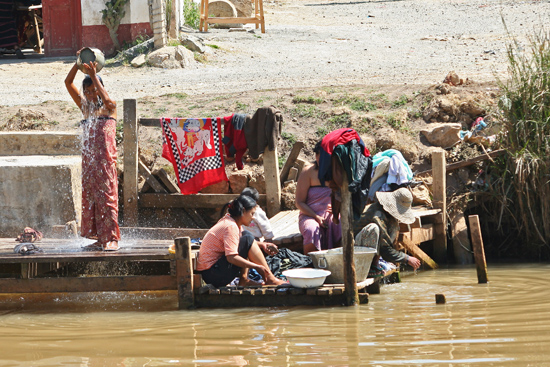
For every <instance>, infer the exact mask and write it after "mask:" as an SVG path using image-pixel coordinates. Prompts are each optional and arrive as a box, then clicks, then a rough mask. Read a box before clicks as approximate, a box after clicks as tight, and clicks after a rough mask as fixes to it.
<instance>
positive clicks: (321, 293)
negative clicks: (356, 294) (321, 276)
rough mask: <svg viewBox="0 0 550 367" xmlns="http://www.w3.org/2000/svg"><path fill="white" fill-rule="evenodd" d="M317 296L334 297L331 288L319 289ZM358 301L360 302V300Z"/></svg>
mask: <svg viewBox="0 0 550 367" xmlns="http://www.w3.org/2000/svg"><path fill="white" fill-rule="evenodd" d="M317 295H318V296H332V289H331V288H319V289H317ZM357 300H359V298H358V299H357Z"/></svg>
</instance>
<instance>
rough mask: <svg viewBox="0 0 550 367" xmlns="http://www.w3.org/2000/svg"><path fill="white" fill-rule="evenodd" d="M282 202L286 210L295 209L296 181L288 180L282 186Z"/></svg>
mask: <svg viewBox="0 0 550 367" xmlns="http://www.w3.org/2000/svg"><path fill="white" fill-rule="evenodd" d="M281 204H282V206H283V209H284V210H294V209H297V208H296V182H294V181H287V182H285V186H284V187H282V188H281Z"/></svg>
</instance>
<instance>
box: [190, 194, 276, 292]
mask: <svg viewBox="0 0 550 367" xmlns="http://www.w3.org/2000/svg"><path fill="white" fill-rule="evenodd" d="M256 206H257V204H256V201H255V200H254V199H252V198H251V197H249V196H246V195H241V196H239V197H238V198H237V199H235V200H233V201H232V202H231V203H229V206H228V212H227V214H225V215H224V216H223V217H222V218H221V219H220V220H219V221H218V223H216V224H215V225H214V227H212V228H211V229H210V230H209V231H208V232H207V233H206V235H205V236H204V238H203V240H202V243H201V247H200V251H199V258H198V260H197V271H198V272H200V273H201V275H202V278H203V279H204V281H205V282H206V283H208V284H212V285H213V286H215V287H223V286H225V285H227V284H229V283H231V282H232V281H233V279H235V278H236V277H239V285H240V286H247V285H259V284H264V282H265V284H268V285H279V284H283V283H285V282H284V281H282V280H280V279H277V278H276V277H275V276H274V275H273V273H271V271H270V270H269V266H268V265H267V262H266V260H265V257H264V254H263V253H262V251H263V252H265V253H266V254H268V255H275V254H276V253H277V252H278V250H277V246H275V245H274V244H271V243H264V242H257V241H256V240H255V239H254V236H253V235H252V234H251V233H250V232H248V231H242V228H241V227H242V226H243V225H244V226H249V225H250V222H252V218H253V216H254V213H255V211H256ZM248 269H254V270H256V271H257V272H258V273H259V274H260V275H261V276H262V278H263V279H264V282H262V283H258V282H255V281H253V280H250V279H248Z"/></svg>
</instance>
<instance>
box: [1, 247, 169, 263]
mask: <svg viewBox="0 0 550 367" xmlns="http://www.w3.org/2000/svg"><path fill="white" fill-rule="evenodd" d="M171 258H172V255H170V254H169V253H168V249H166V252H165V253H161V252H159V251H141V252H134V253H130V252H128V253H124V252H120V251H119V252H118V253H109V252H78V253H71V252H69V253H57V254H34V255H25V256H21V255H19V254H13V255H12V254H9V255H7V254H2V256H1V257H0V264H29V263H55V262H67V263H69V262H97V261H107V262H112V261H140V260H170V259H171Z"/></svg>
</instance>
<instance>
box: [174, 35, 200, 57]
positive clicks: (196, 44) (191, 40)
mask: <svg viewBox="0 0 550 367" xmlns="http://www.w3.org/2000/svg"><path fill="white" fill-rule="evenodd" d="M180 42H181V44H182V45H183V46H185V47H186V48H187V49H189V50H191V51H194V52H200V53H201V54H203V53H205V52H206V46H205V45H204V43H203V42H202V40H201V39H200V38H199V37H196V36H191V35H183V36H181V37H180Z"/></svg>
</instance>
